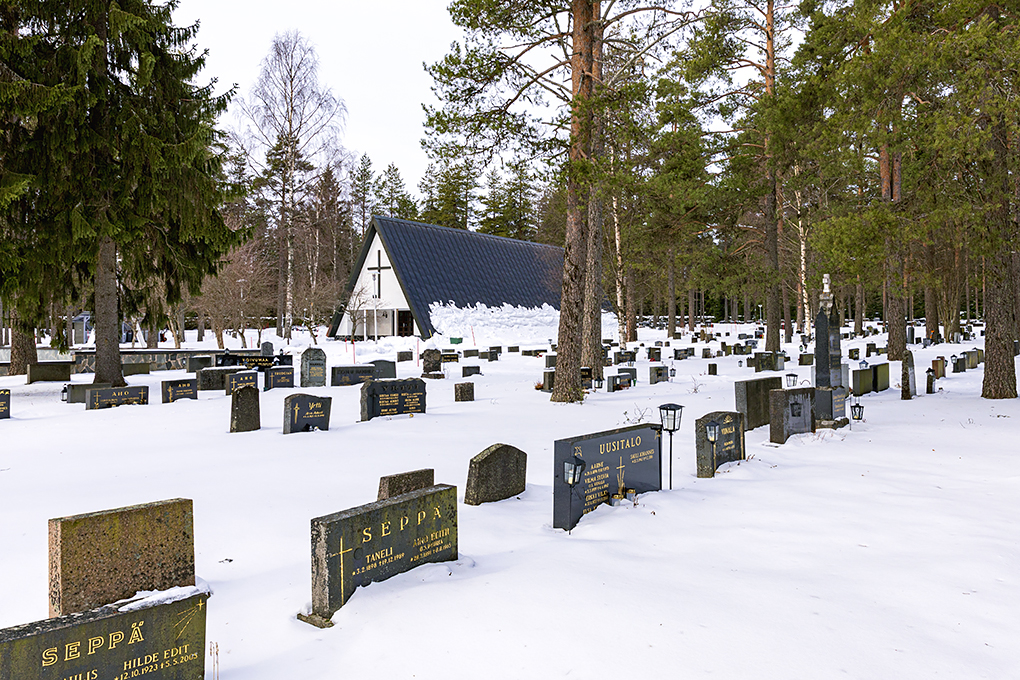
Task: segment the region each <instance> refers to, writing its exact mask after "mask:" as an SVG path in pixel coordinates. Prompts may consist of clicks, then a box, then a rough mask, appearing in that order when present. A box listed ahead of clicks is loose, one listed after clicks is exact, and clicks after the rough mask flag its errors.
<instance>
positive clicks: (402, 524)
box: [400, 515, 411, 531]
mask: <svg viewBox="0 0 1020 680" xmlns="http://www.w3.org/2000/svg"><path fill="white" fill-rule="evenodd" d="M410 521H411V520H409V519H407V515H404V516H403V517H401V518H400V530H401V531H403V530H404V527H406V526H407V523H408V522H410Z"/></svg>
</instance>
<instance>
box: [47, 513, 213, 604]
mask: <svg viewBox="0 0 1020 680" xmlns="http://www.w3.org/2000/svg"><path fill="white" fill-rule="evenodd" d="M192 517H193V510H192V502H191V500H190V499H186V498H175V499H172V500H167V501H159V502H156V503H146V504H144V505H132V506H128V507H125V508H116V509H114V510H104V511H101V512H92V513H86V514H82V515H73V516H70V517H59V518H56V519H51V520H50V521H49V572H50V593H49V601H50V616H62V615H65V614H72V613H74V612H83V611H86V610H89V609H94V608H96V607H100V606H102V605H106V604H110V603H111V602H117V601H118V600H122V599H125V598H129V597H133V596H134V594H135V593H136V592H137V591H140V590H167V589H168V588H173V587H174V586H193V585H195V538H194V536H195V534H194V522H193V519H192Z"/></svg>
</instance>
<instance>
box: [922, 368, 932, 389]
mask: <svg viewBox="0 0 1020 680" xmlns="http://www.w3.org/2000/svg"><path fill="white" fill-rule="evenodd" d="M924 373H925V375H926V376H928V382H927V384H926V385H925V388H926V389H925V390H924V391H925V394H934V393H935V369H934V368H929V369H928V370H926V371H925V372H924Z"/></svg>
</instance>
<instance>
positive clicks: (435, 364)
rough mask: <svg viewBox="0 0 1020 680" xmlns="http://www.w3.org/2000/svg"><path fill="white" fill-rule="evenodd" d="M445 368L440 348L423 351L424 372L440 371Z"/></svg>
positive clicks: (422, 365)
mask: <svg viewBox="0 0 1020 680" xmlns="http://www.w3.org/2000/svg"><path fill="white" fill-rule="evenodd" d="M442 370H443V355H442V353H441V352H440V351H439V350H438V349H427V350H425V351H424V352H422V353H421V371H422V373H440V372H441V371H442Z"/></svg>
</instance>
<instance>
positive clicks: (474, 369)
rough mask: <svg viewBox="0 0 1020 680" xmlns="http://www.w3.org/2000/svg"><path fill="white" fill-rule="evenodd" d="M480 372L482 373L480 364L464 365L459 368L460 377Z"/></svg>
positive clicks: (479, 373)
mask: <svg viewBox="0 0 1020 680" xmlns="http://www.w3.org/2000/svg"><path fill="white" fill-rule="evenodd" d="M481 374H482V367H481V366H464V367H462V368H461V369H460V377H462V378H469V377H471V376H473V375H481Z"/></svg>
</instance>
